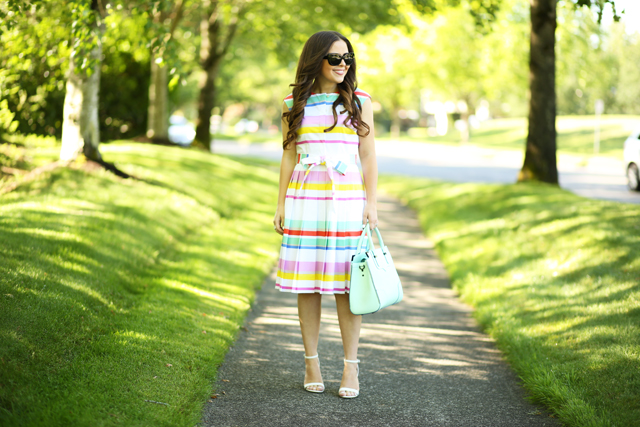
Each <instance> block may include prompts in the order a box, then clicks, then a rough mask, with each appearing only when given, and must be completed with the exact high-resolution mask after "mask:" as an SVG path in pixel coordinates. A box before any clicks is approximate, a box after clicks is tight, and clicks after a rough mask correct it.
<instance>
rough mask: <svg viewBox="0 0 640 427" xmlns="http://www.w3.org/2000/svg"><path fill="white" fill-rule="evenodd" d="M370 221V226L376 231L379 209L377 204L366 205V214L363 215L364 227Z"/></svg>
mask: <svg viewBox="0 0 640 427" xmlns="http://www.w3.org/2000/svg"><path fill="white" fill-rule="evenodd" d="M367 220H368V221H369V226H370V227H371V229H374V228H376V227H377V226H378V208H377V207H376V205H375V203H368V202H367V204H366V205H364V214H363V215H362V225H363V226H364V225H365V224H366V223H367Z"/></svg>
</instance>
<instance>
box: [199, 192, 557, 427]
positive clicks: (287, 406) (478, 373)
mask: <svg viewBox="0 0 640 427" xmlns="http://www.w3.org/2000/svg"><path fill="white" fill-rule="evenodd" d="M379 216H380V229H381V230H382V232H383V237H384V238H385V243H386V244H387V246H388V247H389V249H390V250H391V253H392V254H393V256H394V260H395V261H396V267H397V268H398V271H399V273H400V276H401V279H402V283H403V286H404V292H405V299H404V301H403V302H401V303H400V304H398V305H396V306H392V307H390V308H387V309H385V310H383V311H382V312H380V313H376V314H373V315H368V316H364V318H363V325H362V337H361V341H360V343H361V344H360V352H359V355H358V356H359V358H360V360H361V361H362V362H361V364H360V390H361V392H360V393H361V394H360V397H358V398H356V399H341V398H340V397H339V396H338V388H339V386H340V376H341V374H342V365H343V362H342V358H343V353H342V344H341V341H340V332H339V329H338V321H337V316H336V311H335V302H334V299H333V297H331V296H325V297H323V314H322V322H323V323H322V329H321V336H320V346H319V354H320V361H321V368H322V373H323V376H324V381H325V385H326V391H325V393H324V394H314V393H308V392H305V391H304V390H303V388H302V382H303V378H304V359H303V354H304V351H303V347H302V339H301V336H300V327H299V324H298V318H297V309H296V296H295V295H291V294H285V293H280V292H278V291H276V290H275V289H274V276H273V274H272V275H271V277H270V278H268V279H267V280H266V282H265V283H264V285H263V288H262V290H261V291H260V292H259V294H258V297H257V301H256V303H255V304H254V306H253V308H252V311H251V313H250V314H249V316H248V318H247V322H246V330H244V329H243V331H242V332H241V333H240V336H239V339H238V341H237V342H236V344H235V345H234V347H233V348H232V349H231V350H230V351H229V353H228V354H227V357H226V359H225V362H224V363H223V365H222V366H221V367H220V370H219V376H218V382H217V383H216V384H215V392H216V393H218V394H220V397H218V398H217V399H212V400H210V401H209V402H208V403H207V404H206V407H205V411H204V416H203V425H205V426H216V427H231V426H261V427H271V426H274V427H275V426H287V427H291V426H305V427H306V426H323V427H332V426H345V427H353V426H367V427H375V426H394V427H402V426H411V427H416V426H455V427H479V426H491V427H496V426H505V427H506V426H508V427H514V426H517V427H522V426H558V425H559V423H557V421H556V420H555V419H553V418H550V417H549V416H548V414H546V413H545V412H544V410H542V409H541V408H539V407H537V406H534V405H532V404H530V403H528V402H527V401H526V400H525V392H524V390H523V389H522V387H521V386H520V385H519V382H518V380H517V378H516V376H515V374H513V372H512V371H511V370H510V369H509V367H508V365H507V364H506V363H505V362H504V361H503V360H502V357H501V354H500V352H499V351H498V350H497V349H496V348H495V346H494V344H493V342H492V340H491V339H490V338H489V337H488V336H487V335H485V334H483V333H481V332H480V330H479V328H478V326H477V324H476V322H475V320H474V319H473V318H472V317H471V309H470V308H469V307H468V306H466V305H465V304H462V303H461V302H460V301H459V300H458V299H457V297H456V295H455V293H454V292H453V291H452V290H451V287H450V284H449V280H448V278H447V274H446V271H445V269H444V267H443V265H442V263H441V262H440V260H439V259H438V257H437V255H436V254H435V252H434V250H433V247H432V244H431V242H430V241H429V240H427V239H425V238H424V237H423V236H422V233H421V231H420V228H419V224H418V221H417V219H416V217H415V214H414V213H413V212H411V211H410V210H409V209H408V208H405V207H403V206H402V205H401V204H400V203H398V202H396V201H394V200H392V199H388V198H382V199H381V201H380V202H379Z"/></svg>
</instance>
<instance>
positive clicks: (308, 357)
mask: <svg viewBox="0 0 640 427" xmlns="http://www.w3.org/2000/svg"><path fill="white" fill-rule="evenodd" d="M304 358H305V359H317V358H318V355H317V354H316V355H315V356H307V355H306V354H305V356H304ZM318 367H320V360H318ZM314 385H319V386H322V390H313V389H310V388H309V387H312V386H314ZM304 389H305V390H306V391H308V392H310V393H322V392H323V391H324V384H323V383H306V384H305V385H304Z"/></svg>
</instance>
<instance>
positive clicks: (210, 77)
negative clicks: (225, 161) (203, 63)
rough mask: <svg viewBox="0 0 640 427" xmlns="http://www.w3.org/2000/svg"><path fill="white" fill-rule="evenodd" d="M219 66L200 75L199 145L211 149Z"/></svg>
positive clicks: (197, 138) (197, 130) (197, 137)
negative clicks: (212, 120) (212, 111)
mask: <svg viewBox="0 0 640 427" xmlns="http://www.w3.org/2000/svg"><path fill="white" fill-rule="evenodd" d="M217 75H218V66H217V64H216V66H215V67H210V68H209V69H205V70H203V71H202V75H201V77H200V83H199V87H200V95H199V97H198V122H197V124H196V138H195V139H196V141H197V142H196V143H197V145H199V146H201V147H203V148H205V149H207V150H211V110H213V107H214V106H215V102H216V92H215V90H216V87H215V81H216V76H217Z"/></svg>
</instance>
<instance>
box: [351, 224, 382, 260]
mask: <svg viewBox="0 0 640 427" xmlns="http://www.w3.org/2000/svg"><path fill="white" fill-rule="evenodd" d="M374 230H375V232H376V235H377V236H378V244H379V245H380V248H382V250H383V251H384V248H385V246H384V241H383V240H382V236H381V235H380V230H378V227H376V228H374ZM371 234H372V233H371V228H370V227H369V223H367V224H365V225H363V226H362V233H361V234H360V239H358V245H357V246H356V253H362V252H369V250H373V249H374V248H375V246H374V244H373V239H372V238H371ZM365 237H367V239H366V240H365ZM364 241H366V242H367V246H366V247H365V248H363V247H362V243H363V242H364ZM363 249H364V250H363ZM383 254H384V255H386V254H387V253H386V252H383Z"/></svg>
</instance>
